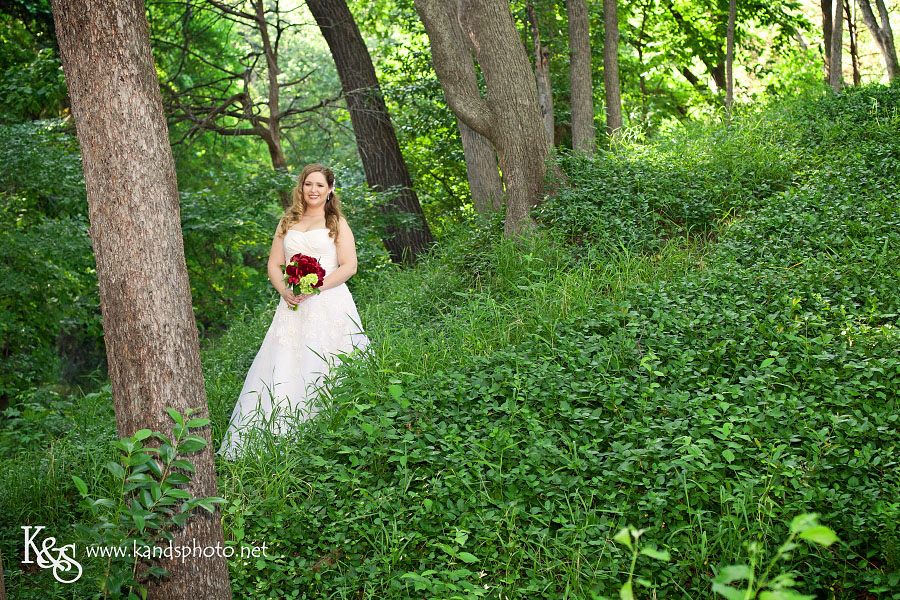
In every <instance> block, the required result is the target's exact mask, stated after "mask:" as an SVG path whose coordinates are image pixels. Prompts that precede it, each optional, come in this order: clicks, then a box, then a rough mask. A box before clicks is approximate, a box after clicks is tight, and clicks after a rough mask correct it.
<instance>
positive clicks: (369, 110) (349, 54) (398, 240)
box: [306, 0, 433, 263]
mask: <svg viewBox="0 0 900 600" xmlns="http://www.w3.org/2000/svg"><path fill="white" fill-rule="evenodd" d="M306 5H307V6H308V7H309V10H310V12H311V13H312V15H313V18H314V19H315V20H316V23H318V25H319V29H320V30H321V31H322V35H324V36H325V41H326V42H327V43H328V47H329V49H330V50H331V55H332V57H333V58H334V65H335V67H337V71H338V76H339V77H340V79H341V87H342V88H343V90H344V94H345V95H346V98H347V108H348V109H349V111H350V121H351V122H352V124H353V132H354V133H355V134H356V143H357V145H358V148H359V156H360V158H361V159H362V163H363V168H364V169H365V172H366V181H367V182H368V184H369V186H370V187H371V188H372V189H373V190H375V191H379V192H383V191H387V190H390V189H395V190H397V193H396V195H393V196H392V198H391V200H390V204H389V205H388V206H386V207H385V208H384V211H385V213H386V214H398V213H410V214H412V215H414V216H415V218H416V227H415V228H412V229H408V228H406V227H401V226H399V225H392V226H389V227H388V231H387V234H388V235H387V238H386V239H385V240H384V245H385V247H386V248H387V250H388V253H389V254H390V255H391V260H393V261H394V262H396V263H401V262H402V263H410V262H413V261H414V260H415V259H416V257H418V255H419V254H421V253H422V252H424V251H425V250H426V249H427V248H428V247H429V246H430V245H431V243H432V241H433V238H432V237H431V230H430V229H429V228H428V223H427V222H426V221H425V215H424V214H423V213H422V207H421V206H420V205H419V198H418V196H416V192H415V191H414V190H413V188H412V180H411V179H410V176H409V171H408V169H407V167H406V161H405V160H403V154H402V153H401V152H400V144H399V143H398V142H397V136H396V134H395V133H394V127H393V125H392V124H391V116H390V114H389V113H388V110H387V106H386V105H385V102H384V97H383V96H382V93H381V87H380V86H379V85H378V78H377V77H376V75H375V66H374V65H373V64H372V57H371V56H370V55H369V49H368V48H366V44H365V42H364V41H363V39H362V36H361V35H360V33H359V29H358V28H357V27H356V21H354V20H353V15H352V14H351V13H350V9H349V8H348V7H347V2H346V1H345V0H307V2H306Z"/></svg>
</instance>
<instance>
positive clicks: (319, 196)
mask: <svg viewBox="0 0 900 600" xmlns="http://www.w3.org/2000/svg"><path fill="white" fill-rule="evenodd" d="M330 192H331V188H330V187H328V180H327V179H325V175H324V174H323V173H320V172H319V171H316V172H314V173H310V174H309V175H307V176H306V179H305V180H304V181H303V199H304V200H306V206H307V207H313V208H314V207H317V206H324V205H325V201H326V200H327V199H328V194H329V193H330Z"/></svg>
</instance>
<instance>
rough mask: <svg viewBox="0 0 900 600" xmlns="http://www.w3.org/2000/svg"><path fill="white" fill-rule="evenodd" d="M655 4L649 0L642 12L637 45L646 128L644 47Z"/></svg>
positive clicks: (642, 115) (653, 0)
mask: <svg viewBox="0 0 900 600" xmlns="http://www.w3.org/2000/svg"><path fill="white" fill-rule="evenodd" d="M654 2H655V0H647V4H646V5H645V6H644V7H643V10H642V11H641V28H640V30H639V32H638V36H637V40H636V43H635V47H636V48H637V53H638V65H640V67H641V72H640V75H638V81H639V84H640V89H641V123H642V124H643V125H645V126H646V125H647V78H646V77H644V46H645V44H646V39H647V35H646V33H645V31H646V28H647V15H648V14H649V13H650V8H651V7H652V6H653V4H654Z"/></svg>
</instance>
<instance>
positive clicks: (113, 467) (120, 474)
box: [105, 461, 125, 479]
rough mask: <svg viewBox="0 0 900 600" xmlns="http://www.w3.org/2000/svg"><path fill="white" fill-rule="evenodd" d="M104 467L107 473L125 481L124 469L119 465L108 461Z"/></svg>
mask: <svg viewBox="0 0 900 600" xmlns="http://www.w3.org/2000/svg"><path fill="white" fill-rule="evenodd" d="M105 466H106V468H107V469H108V470H109V472H110V473H112V474H113V475H115V476H116V477H117V478H118V479H125V469H123V468H122V465H120V464H119V463H117V462H113V461H109V462H107V463H106V465H105Z"/></svg>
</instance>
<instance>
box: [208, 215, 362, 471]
mask: <svg viewBox="0 0 900 600" xmlns="http://www.w3.org/2000/svg"><path fill="white" fill-rule="evenodd" d="M298 252H302V253H303V254H306V255H308V256H313V257H315V258H317V259H318V260H319V263H320V264H321V265H322V267H323V268H324V269H325V274H326V275H328V274H329V273H331V272H332V271H334V270H335V269H336V268H337V267H338V261H337V248H336V247H335V245H334V240H333V239H332V238H331V237H330V236H329V230H328V229H313V230H310V231H296V230H294V229H290V230H288V232H287V235H285V237H284V255H285V258H286V259H290V257H291V256H293V255H294V254H297V253H298ZM368 344H369V340H368V338H367V337H366V335H365V334H364V333H363V332H362V327H361V324H360V319H359V313H358V312H357V309H356V304H355V303H354V302H353V296H352V295H351V294H350V290H349V289H348V288H347V286H346V284H341V285H339V286H337V287H334V288H331V289H330V290H325V291H324V292H322V293H320V294H318V295H316V296H312V297H311V298H307V299H306V300H305V301H303V302H301V303H300V305H299V306H298V307H297V310H295V311H294V310H291V309H290V307H289V306H288V304H287V302H285V300H284V298H282V299H281V300H280V301H279V302H278V307H277V308H276V309H275V316H274V318H273V319H272V324H271V325H270V326H269V330H268V331H267V332H266V337H265V339H264V340H263V343H262V345H261V346H260V349H259V352H258V353H257V355H256V358H254V359H253V364H252V365H251V366H250V370H249V371H248V373H247V378H246V379H245V381H244V386H243V389H242V390H241V393H240V395H239V397H238V401H237V404H236V405H235V407H234V411H233V412H232V414H231V419H230V420H229V425H228V430H227V431H226V432H225V438H224V440H223V442H222V446H221V448H220V449H219V454H221V455H224V456H226V457H228V458H234V457H235V456H236V455H237V454H239V453H240V452H241V451H242V449H243V448H244V446H245V445H246V444H247V443H248V441H249V438H250V437H251V435H252V431H253V430H254V429H257V428H260V429H262V428H266V429H269V431H271V432H273V433H275V434H276V435H281V434H284V433H286V432H287V431H288V430H290V429H291V428H292V426H294V425H296V424H298V423H300V422H302V421H305V420H307V419H309V418H311V417H312V416H313V415H315V413H316V412H317V411H318V408H319V407H318V406H317V404H316V402H315V401H316V398H317V396H318V388H319V387H320V386H321V383H322V380H323V378H324V377H325V376H327V375H328V373H329V372H330V370H331V368H332V367H333V366H334V364H336V363H337V362H339V361H340V357H341V355H342V354H349V353H351V352H353V351H354V350H357V349H358V350H363V349H365V348H366V347H367V346H368Z"/></svg>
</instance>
